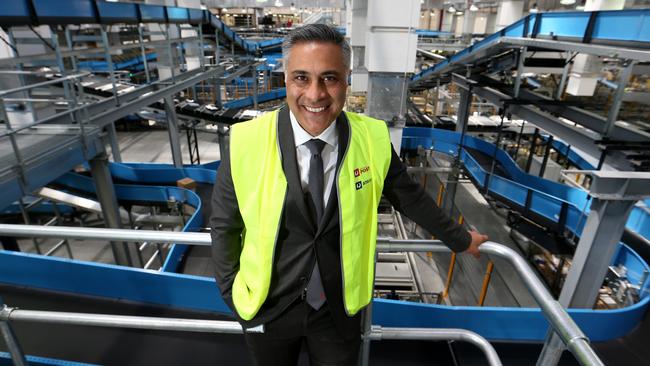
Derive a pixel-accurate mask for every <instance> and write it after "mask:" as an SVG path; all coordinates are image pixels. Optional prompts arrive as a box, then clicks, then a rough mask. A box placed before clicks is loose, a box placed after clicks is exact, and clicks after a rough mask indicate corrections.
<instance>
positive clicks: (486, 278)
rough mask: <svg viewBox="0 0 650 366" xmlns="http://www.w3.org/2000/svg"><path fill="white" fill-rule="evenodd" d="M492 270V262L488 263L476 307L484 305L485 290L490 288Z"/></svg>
mask: <svg viewBox="0 0 650 366" xmlns="http://www.w3.org/2000/svg"><path fill="white" fill-rule="evenodd" d="M493 270H494V262H492V261H489V262H488V265H487V269H486V270H485V276H484V277H483V286H482V287H481V295H480V296H479V298H478V306H483V304H484V303H485V297H486V296H487V290H488V287H489V286H490V279H492V271H493Z"/></svg>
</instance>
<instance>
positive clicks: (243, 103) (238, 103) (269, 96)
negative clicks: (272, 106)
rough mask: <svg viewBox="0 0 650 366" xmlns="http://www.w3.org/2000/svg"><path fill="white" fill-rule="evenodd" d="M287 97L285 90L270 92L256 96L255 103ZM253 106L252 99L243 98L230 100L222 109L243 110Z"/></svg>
mask: <svg viewBox="0 0 650 366" xmlns="http://www.w3.org/2000/svg"><path fill="white" fill-rule="evenodd" d="M286 96H287V91H286V89H285V88H279V89H275V90H271V91H270V92H266V93H261V94H258V95H257V102H258V103H264V102H268V101H271V100H276V99H282V98H285V97H286ZM253 104H254V100H253V97H252V96H250V97H245V98H241V99H237V100H231V101H229V102H226V103H224V104H223V106H224V108H245V107H248V106H252V105H253Z"/></svg>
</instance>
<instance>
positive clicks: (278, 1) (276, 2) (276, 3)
mask: <svg viewBox="0 0 650 366" xmlns="http://www.w3.org/2000/svg"><path fill="white" fill-rule="evenodd" d="M282 5H283V4H282V1H280V0H275V6H282Z"/></svg>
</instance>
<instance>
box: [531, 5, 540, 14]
mask: <svg viewBox="0 0 650 366" xmlns="http://www.w3.org/2000/svg"><path fill="white" fill-rule="evenodd" d="M530 12H531V13H539V9H538V8H537V3H534V4H533V7H532V8H530Z"/></svg>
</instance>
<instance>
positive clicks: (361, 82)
mask: <svg viewBox="0 0 650 366" xmlns="http://www.w3.org/2000/svg"><path fill="white" fill-rule="evenodd" d="M348 1H349V2H348V6H349V7H348V9H349V11H350V13H351V14H350V18H351V19H350V26H349V27H348V30H350V32H349V35H350V46H351V47H352V63H351V66H352V88H351V91H352V92H363V91H366V90H368V69H367V68H366V62H365V50H366V32H367V30H368V27H367V25H366V18H367V16H368V0H348Z"/></svg>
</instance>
